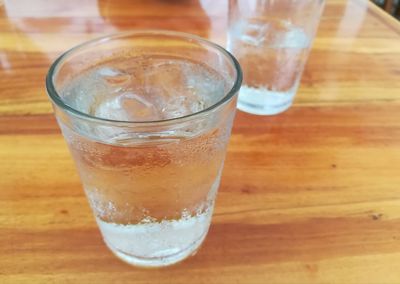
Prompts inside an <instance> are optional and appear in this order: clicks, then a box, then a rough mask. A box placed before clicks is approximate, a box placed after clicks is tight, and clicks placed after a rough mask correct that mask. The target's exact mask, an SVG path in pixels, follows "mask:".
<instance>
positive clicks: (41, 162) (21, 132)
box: [0, 0, 400, 284]
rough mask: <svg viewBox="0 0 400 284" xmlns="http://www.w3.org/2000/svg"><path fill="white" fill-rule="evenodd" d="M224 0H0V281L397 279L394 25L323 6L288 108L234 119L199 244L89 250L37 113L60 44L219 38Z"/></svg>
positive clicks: (62, 164) (65, 170)
mask: <svg viewBox="0 0 400 284" xmlns="http://www.w3.org/2000/svg"><path fill="white" fill-rule="evenodd" d="M226 2H227V1H212V0H202V1H197V0H192V1H191V0H187V1H186V0H174V1H172V0H171V1H168V0H158V1H156V0H151V1H148V0H143V1H133V0H126V1H111V0H110V1H96V0H86V1H85V0H79V1H78V0H76V1H75V0H74V1H47V2H46V1H44V0H35V1H22V0H20V1H9V0H2V1H0V66H1V69H0V175H1V176H0V283H113V284H115V283H250V284H251V283H343V284H351V283H357V284H359V283H360V284H365V283H400V25H399V23H398V22H396V21H395V20H393V19H392V18H391V17H389V16H387V15H386V14H384V12H382V11H381V10H379V9H378V8H376V7H374V6H373V5H372V4H370V3H369V2H367V1H364V0H349V1H347V2H346V1H344V0H343V1H342V0H332V1H330V0H328V1H327V2H328V3H327V6H326V9H325V13H324V16H323V18H322V22H321V25H320V29H319V33H318V36H317V39H316V40H315V44H314V47H313V50H312V54H311V56H310V59H309V62H308V64H307V67H306V70H305V73H304V76H303V81H302V85H301V88H300V91H299V94H298V96H297V98H296V103H295V105H294V106H293V107H292V108H291V109H290V110H289V111H287V112H285V113H283V114H281V115H279V116H274V117H259V116H252V115H248V114H245V113H242V112H238V114H237V117H236V121H235V125H234V129H233V134H232V138H231V142H230V146H229V152H228V155H227V160H226V163H225V170H224V174H223V179H222V184H221V187H220V190H219V195H218V201H217V205H216V210H215V215H214V219H213V224H212V227H211V230H210V232H209V235H208V238H207V240H206V241H205V243H204V245H203V247H202V249H201V250H200V251H199V252H198V254H197V255H196V256H195V257H193V258H190V259H188V260H187V261H185V262H183V263H181V264H179V265H176V266H173V267H169V268H164V269H153V270H145V269H138V268H135V267H131V266H129V265H127V264H124V263H122V262H121V261H119V260H118V259H117V258H115V257H114V256H113V255H112V254H111V253H110V252H109V250H108V249H107V248H106V247H105V245H104V244H103V242H102V240H101V237H100V234H99V231H98V229H97V227H96V224H95V222H94V219H93V217H92V213H91V210H90V209H89V206H88V204H87V202H86V199H85V196H84V194H83V191H82V189H81V185H80V182H79V180H78V176H77V174H76V172H75V169H74V166H73V162H72V160H71V157H70V155H69V153H68V150H67V148H66V145H65V143H64V141H63V138H62V137H61V135H60V131H59V129H58V127H57V125H56V122H55V119H54V117H53V115H52V110H51V106H50V103H49V101H48V99H47V97H46V94H45V88H44V77H45V74H46V72H47V69H48V67H49V65H50V63H51V62H52V61H53V60H54V59H55V58H56V56H57V55H59V54H60V53H61V52H63V51H65V50H66V49H68V48H70V47H72V46H73V45H75V44H77V43H80V42H82V41H84V40H87V39H89V38H93V37H96V36H99V35H102V34H107V33H110V32H115V31H118V30H128V29H137V28H164V29H172V30H182V31H186V32H190V33H195V34H199V35H201V36H204V37H209V38H211V39H212V40H214V41H216V42H219V43H221V44H224V42H225V35H226V24H225V23H226V14H227V12H226Z"/></svg>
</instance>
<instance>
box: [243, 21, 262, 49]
mask: <svg viewBox="0 0 400 284" xmlns="http://www.w3.org/2000/svg"><path fill="white" fill-rule="evenodd" d="M236 29H237V30H236V31H235V32H236V33H238V34H239V36H240V39H241V41H243V42H245V43H247V44H249V45H253V46H260V45H262V44H263V43H264V42H265V40H266V37H267V33H268V30H269V23H266V22H261V21H252V22H248V21H240V22H238V23H237V27H236Z"/></svg>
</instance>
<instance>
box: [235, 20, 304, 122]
mask: <svg viewBox="0 0 400 284" xmlns="http://www.w3.org/2000/svg"><path fill="white" fill-rule="evenodd" d="M310 41H311V40H310V38H309V37H308V36H307V35H306V33H305V32H304V30H303V29H301V28H300V27H296V26H294V25H293V24H291V23H289V22H287V21H282V20H270V21H267V20H264V21H263V20H248V21H244V20H242V21H239V22H237V23H235V24H234V25H233V26H232V27H231V29H230V33H229V43H228V48H229V49H230V51H231V52H232V53H233V54H234V55H235V56H236V57H237V58H238V60H239V62H240V64H241V67H242V69H243V74H244V82H243V87H242V88H241V91H240V94H239V101H238V108H239V109H241V110H243V111H246V112H250V113H254V114H267V115H272V114H276V113H280V112H282V111H284V110H286V109H287V108H288V107H290V105H291V103H292V100H293V97H294V95H295V93H296V92H297V88H298V85H299V81H300V77H301V73H302V71H303V67H304V64H305V62H306V59H307V55H308V50H309V46H310Z"/></svg>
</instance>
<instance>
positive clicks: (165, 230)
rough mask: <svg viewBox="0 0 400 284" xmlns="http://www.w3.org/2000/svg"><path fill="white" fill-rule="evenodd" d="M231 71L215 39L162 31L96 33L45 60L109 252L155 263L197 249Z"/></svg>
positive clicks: (227, 111) (237, 78)
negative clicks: (48, 62) (97, 36)
mask: <svg viewBox="0 0 400 284" xmlns="http://www.w3.org/2000/svg"><path fill="white" fill-rule="evenodd" d="M241 79H242V75H241V70H240V67H239V64H238V62H237V61H236V59H235V58H234V57H233V56H232V55H231V54H230V53H229V52H227V51H226V50H224V49H223V48H222V47H220V46H218V45H216V44H213V43H211V42H208V41H206V40H204V39H201V38H199V37H196V36H192V35H189V34H183V33H177V32H167V31H136V32H129V33H124V34H118V35H113V36H108V37H103V38H100V39H96V40H93V41H89V42H87V43H84V44H82V45H80V46H77V47H75V48H73V49H71V50H69V51H67V52H66V53H64V54H63V55H62V56H61V57H59V58H58V59H57V60H56V61H55V62H54V63H53V65H52V66H51V68H50V70H49V73H48V75H47V78H46V87H47V92H48V95H49V97H50V100H51V102H52V104H53V108H54V111H55V115H56V118H57V121H58V124H59V126H60V128H61V131H62V134H63V136H64V138H65V140H66V142H67V144H68V147H69V149H70V152H71V154H72V157H73V159H74V161H75V164H76V167H77V170H78V172H79V175H80V178H81V181H82V184H83V188H84V190H85V193H86V195H87V198H88V200H89V203H90V206H91V208H92V210H93V213H94V216H95V219H96V221H97V224H98V226H99V228H100V231H101V233H102V236H103V239H104V241H105V243H106V245H107V246H108V247H109V248H110V249H111V251H112V252H113V253H114V254H115V255H116V256H118V257H119V258H121V259H122V260H124V261H126V262H128V263H130V264H133V265H138V266H165V265H170V264H173V263H176V262H178V261H180V260H182V259H184V258H186V257H187V256H189V255H191V254H194V253H195V252H196V250H197V249H198V248H199V246H200V244H201V243H202V242H203V240H204V238H205V237H206V234H207V231H208V228H209V225H210V221H211V215H212V211H213V207H214V201H215V197H216V193H217V189H218V186H219V182H220V177H221V172H222V168H223V163H224V158H225V153H226V147H227V143H228V140H229V137H230V132H231V127H232V121H233V118H234V115H235V109H236V98H237V93H238V90H239V88H240V84H241Z"/></svg>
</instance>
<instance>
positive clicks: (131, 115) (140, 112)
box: [93, 91, 159, 121]
mask: <svg viewBox="0 0 400 284" xmlns="http://www.w3.org/2000/svg"><path fill="white" fill-rule="evenodd" d="M93 115H95V116H96V117H101V118H106V119H112V120H122V121H151V120H158V119H159V116H158V113H157V109H156V107H155V106H154V105H153V104H152V103H151V102H149V101H147V100H146V98H145V97H144V96H142V95H139V94H135V93H133V92H129V91H126V92H123V93H121V94H114V95H110V96H108V98H105V99H104V100H103V101H101V102H99V103H98V104H97V107H96V108H95V110H94V113H93Z"/></svg>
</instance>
